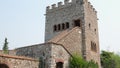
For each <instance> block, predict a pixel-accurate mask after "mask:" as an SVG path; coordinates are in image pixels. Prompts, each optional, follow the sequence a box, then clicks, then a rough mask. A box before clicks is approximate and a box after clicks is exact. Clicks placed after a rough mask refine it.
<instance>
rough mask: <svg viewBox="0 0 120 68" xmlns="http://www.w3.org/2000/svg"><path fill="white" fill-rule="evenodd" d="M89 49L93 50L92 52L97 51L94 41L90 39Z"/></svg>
mask: <svg viewBox="0 0 120 68" xmlns="http://www.w3.org/2000/svg"><path fill="white" fill-rule="evenodd" d="M91 50H92V51H94V52H97V46H96V43H94V42H92V41H91Z"/></svg>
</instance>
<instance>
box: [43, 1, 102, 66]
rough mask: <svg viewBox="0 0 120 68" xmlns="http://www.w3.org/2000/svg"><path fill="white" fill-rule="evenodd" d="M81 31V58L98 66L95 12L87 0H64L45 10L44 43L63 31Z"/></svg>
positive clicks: (97, 37) (98, 54) (98, 55)
mask: <svg viewBox="0 0 120 68" xmlns="http://www.w3.org/2000/svg"><path fill="white" fill-rule="evenodd" d="M76 26H77V27H79V28H80V29H81V30H82V43H81V44H82V56H83V58H84V59H86V60H88V61H90V60H94V61H96V62H97V63H98V64H99V66H100V53H99V36H98V22H97V12H96V10H95V9H94V8H93V6H92V5H91V4H90V2H88V0H72V1H71V2H69V0H64V4H63V3H62V2H58V4H57V5H56V4H53V5H52V6H51V7H50V6H48V7H47V8H46V24H45V42H47V41H49V40H50V39H52V38H53V37H54V36H56V35H58V34H59V33H61V32H62V31H64V30H71V29H72V28H74V27H76Z"/></svg>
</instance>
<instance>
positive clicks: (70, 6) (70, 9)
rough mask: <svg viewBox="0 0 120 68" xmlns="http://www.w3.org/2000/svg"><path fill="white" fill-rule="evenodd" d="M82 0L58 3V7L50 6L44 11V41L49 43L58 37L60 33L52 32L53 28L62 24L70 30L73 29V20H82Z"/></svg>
mask: <svg viewBox="0 0 120 68" xmlns="http://www.w3.org/2000/svg"><path fill="white" fill-rule="evenodd" d="M81 1H82V0H72V2H69V0H65V2H64V4H62V2H59V3H58V7H57V6H56V4H53V5H52V8H51V9H50V6H48V7H47V9H46V23H45V41H46V42H47V41H49V40H50V39H52V38H53V37H54V36H56V35H58V34H59V33H60V32H61V31H62V30H60V31H55V32H54V31H53V26H54V25H58V24H62V23H66V22H68V23H69V26H70V28H69V29H72V28H73V27H74V20H77V19H80V20H81V21H82V20H83V19H84V18H83V16H84V12H83V9H84V8H83V6H82V4H81Z"/></svg>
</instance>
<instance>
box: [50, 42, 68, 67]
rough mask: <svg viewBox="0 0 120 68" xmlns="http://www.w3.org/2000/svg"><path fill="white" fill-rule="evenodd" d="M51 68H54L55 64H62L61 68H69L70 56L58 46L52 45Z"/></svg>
mask: <svg viewBox="0 0 120 68" xmlns="http://www.w3.org/2000/svg"><path fill="white" fill-rule="evenodd" d="M51 55H52V57H51V63H52V64H51V68H56V63H57V62H62V63H63V68H69V58H70V54H69V53H68V52H67V51H66V49H65V48H64V47H62V46H61V45H59V44H53V45H52V53H51Z"/></svg>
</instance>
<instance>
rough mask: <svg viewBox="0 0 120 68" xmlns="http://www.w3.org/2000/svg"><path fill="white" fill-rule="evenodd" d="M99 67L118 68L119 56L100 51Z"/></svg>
mask: <svg viewBox="0 0 120 68" xmlns="http://www.w3.org/2000/svg"><path fill="white" fill-rule="evenodd" d="M101 65H102V67H103V68H120V56H119V55H116V54H114V53H113V52H108V51H102V53H101Z"/></svg>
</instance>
